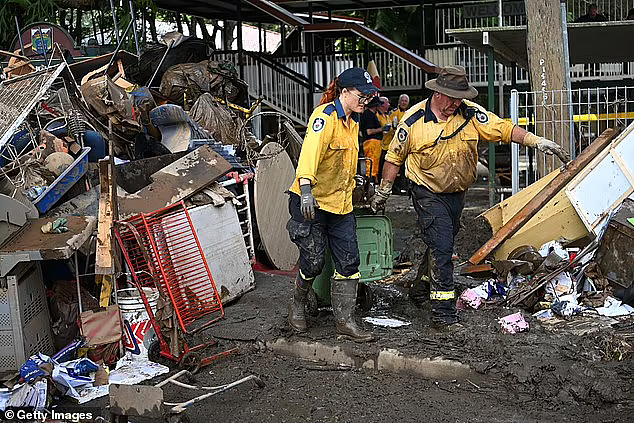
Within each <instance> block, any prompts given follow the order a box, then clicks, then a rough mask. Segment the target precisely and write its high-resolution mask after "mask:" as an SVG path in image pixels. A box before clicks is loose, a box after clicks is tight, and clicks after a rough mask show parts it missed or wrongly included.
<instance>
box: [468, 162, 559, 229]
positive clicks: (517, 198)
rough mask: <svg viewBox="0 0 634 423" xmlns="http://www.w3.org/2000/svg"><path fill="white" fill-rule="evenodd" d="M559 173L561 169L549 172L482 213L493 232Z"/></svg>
mask: <svg viewBox="0 0 634 423" xmlns="http://www.w3.org/2000/svg"><path fill="white" fill-rule="evenodd" d="M558 174H559V169H557V170H556V171H554V172H551V173H549V174H548V175H546V176H544V177H543V178H541V179H538V180H537V181H535V182H534V183H532V184H530V185H529V186H527V187H526V188H524V189H523V190H521V191H520V192H518V193H517V194H515V195H513V196H512V197H509V198H507V199H506V200H504V201H502V202H501V203H498V204H496V205H495V206H493V207H491V208H490V209H489V210H487V211H485V212H483V213H481V214H480V216H482V217H484V218H485V219H486V220H487V221H488V222H489V225H491V229H493V233H495V232H497V231H499V230H500V228H501V227H502V226H504V225H505V224H506V223H508V221H509V220H511V218H512V217H513V216H515V215H516V214H517V212H518V211H520V210H521V209H522V207H524V206H525V205H526V203H528V202H529V201H530V200H531V198H533V197H534V196H535V195H536V194H537V193H538V192H539V191H541V190H542V189H544V187H545V186H546V185H548V183H550V181H552V180H553V179H554V178H555V176H557V175H558ZM480 216H478V217H480Z"/></svg>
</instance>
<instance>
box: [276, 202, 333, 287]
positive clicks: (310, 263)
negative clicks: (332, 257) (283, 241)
mask: <svg viewBox="0 0 634 423" xmlns="http://www.w3.org/2000/svg"><path fill="white" fill-rule="evenodd" d="M299 207H300V198H299V196H298V195H296V194H293V193H291V194H290V198H289V201H288V210H289V212H290V214H291V218H290V219H289V221H288V223H287V224H286V229H287V230H288V235H289V236H290V238H291V241H293V243H294V244H295V245H297V248H299V271H300V272H301V275H302V277H303V278H304V279H305V280H307V281H308V280H310V281H312V280H313V279H314V278H316V277H317V276H319V274H320V273H321V270H322V269H323V267H324V263H325V260H326V245H327V242H328V232H327V221H326V215H325V213H324V212H323V211H322V210H315V219H313V220H311V221H308V220H305V219H304V216H302V212H301V211H300V208H299Z"/></svg>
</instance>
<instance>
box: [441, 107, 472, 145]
mask: <svg viewBox="0 0 634 423" xmlns="http://www.w3.org/2000/svg"><path fill="white" fill-rule="evenodd" d="M475 113H476V109H474V108H473V107H467V108H466V109H465V115H466V119H465V120H464V122H462V124H461V125H460V126H459V127H458V129H456V130H455V131H453V133H452V134H451V135H447V136H446V137H443V136H442V131H440V135H438V138H436V141H435V142H434V144H435V143H436V142H438V141H439V140H442V141H445V140H448V139H451V138H453V137H455V136H456V135H458V133H459V132H460V131H462V130H463V129H464V127H465V126H467V125H468V124H469V122H471V119H473V117H474V116H475Z"/></svg>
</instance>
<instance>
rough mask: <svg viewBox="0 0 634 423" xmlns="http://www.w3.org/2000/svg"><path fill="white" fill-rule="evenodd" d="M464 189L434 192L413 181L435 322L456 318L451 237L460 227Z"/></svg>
mask: <svg viewBox="0 0 634 423" xmlns="http://www.w3.org/2000/svg"><path fill="white" fill-rule="evenodd" d="M465 193H466V191H461V192H456V193H447V194H446V193H441V194H437V193H435V192H432V191H430V190H428V189H427V188H425V187H423V186H420V185H416V184H412V200H413V202H414V209H415V210H416V213H417V214H418V223H419V225H420V229H421V234H422V238H423V241H424V242H425V244H426V245H427V247H428V248H429V250H430V254H429V256H430V262H429V279H430V296H429V297H430V300H431V309H432V321H434V322H438V323H455V322H457V321H458V314H457V312H456V292H455V287H454V280H453V263H452V261H451V257H452V255H453V243H454V237H455V236H456V234H457V233H458V230H459V229H460V215H461V214H462V209H463V207H464V197H465ZM423 259H424V258H423Z"/></svg>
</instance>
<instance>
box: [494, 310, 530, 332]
mask: <svg viewBox="0 0 634 423" xmlns="http://www.w3.org/2000/svg"><path fill="white" fill-rule="evenodd" d="M499 323H500V325H501V326H502V332H504V333H511V334H513V333H518V332H525V331H527V330H528V322H527V321H526V320H524V316H522V313H521V312H519V311H518V312H517V313H515V314H510V315H508V316H506V317H502V318H501V319H500V320H499Z"/></svg>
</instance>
